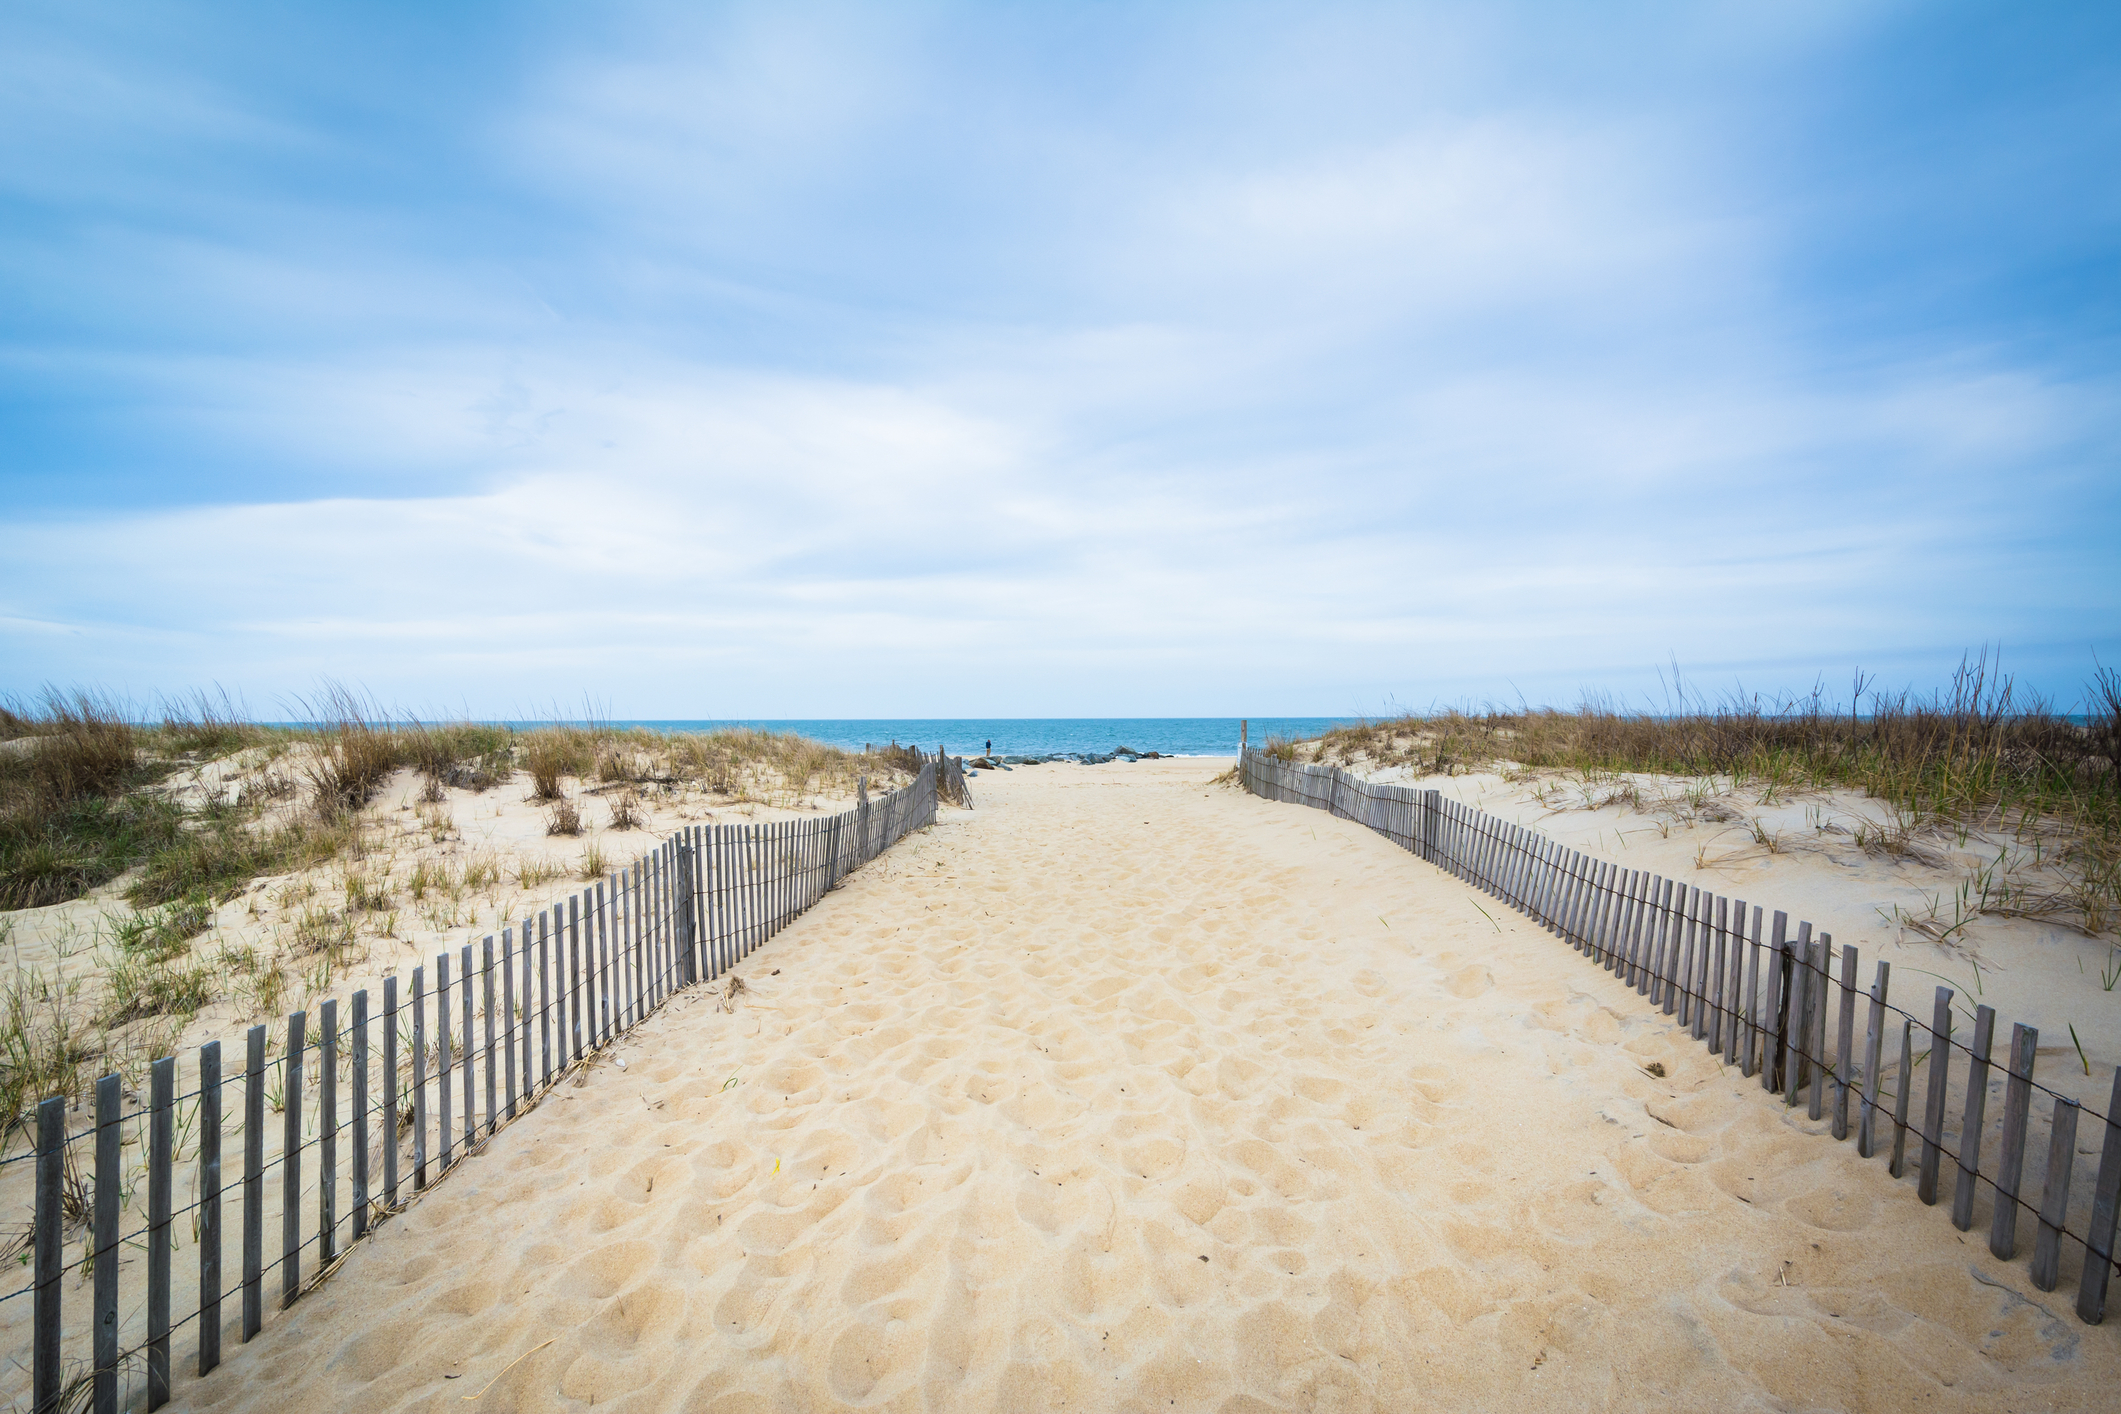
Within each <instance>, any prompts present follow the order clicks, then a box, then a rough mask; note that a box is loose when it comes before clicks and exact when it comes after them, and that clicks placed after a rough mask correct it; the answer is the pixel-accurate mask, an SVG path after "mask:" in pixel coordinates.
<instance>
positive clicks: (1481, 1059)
mask: <svg viewBox="0 0 2121 1414" xmlns="http://www.w3.org/2000/svg"><path fill="white" fill-rule="evenodd" d="M1206 774H1208V772H1207V771H1206V770H1204V769H1203V768H1202V765H1201V763H1198V762H1166V763H1145V764H1143V765H1139V766H1132V767H1129V766H1121V765H1114V766H1107V767H1094V768H1067V767H1048V768H1041V769H1039V770H1021V771H1018V772H1016V773H1015V774H1013V775H1010V776H1002V777H998V778H997V777H992V776H983V777H982V778H981V780H980V781H979V782H978V783H977V786H978V788H979V790H980V804H981V809H980V811H979V813H978V814H977V815H976V816H973V817H970V818H967V817H964V816H958V817H956V818H955V819H953V820H951V821H949V822H946V823H945V824H943V825H941V826H939V827H938V828H937V829H935V830H934V831H933V832H931V833H929V834H927V835H924V836H919V837H916V838H914V839H912V840H909V841H908V842H907V843H906V844H904V845H902V846H901V847H900V848H898V849H897V850H895V851H893V852H892V853H891V854H890V855H889V856H887V857H886V859H884V860H883V861H880V862H879V863H878V864H876V865H873V866H871V867H870V868H868V869H866V870H864V871H863V872H862V873H861V874H860V875H858V876H857V877H856V878H854V879H853V880H852V881H850V882H849V883H848V885H847V886H846V887H845V888H844V889H843V890H841V891H840V892H839V893H837V894H835V895H833V896H832V897H830V898H828V899H827V900H826V901H825V902H824V903H823V904H821V905H820V906H819V907H818V908H816V909H815V910H813V911H812V912H811V913H810V914H809V915H807V916H806V917H805V918H803V919H802V920H800V921H799V922H798V923H797V924H795V925H794V926H793V927H792V928H791V929H790V930H789V931H788V932H787V933H786V934H784V935H783V936H782V937H781V938H780V939H778V940H776V941H775V942H774V943H773V944H772V945H771V946H769V947H768V948H766V949H765V950H764V951H762V952H761V953H760V954H759V955H758V956H757V957H756V958H755V959H753V961H752V962H750V963H748V964H747V965H746V967H745V969H744V970H745V973H746V974H747V976H748V978H749V981H750V983H751V986H752V991H751V993H750V995H749V997H748V999H745V1000H741V1001H740V1002H739V1003H738V1009H737V1010H736V1012H735V1013H734V1014H733V1015H731V1014H723V1013H722V1012H720V1011H718V1010H717V1009H716V1008H715V1007H714V1005H713V1004H712V1003H711V1002H709V1001H708V1000H707V999H705V998H704V997H700V998H695V999H689V1000H687V1001H683V1002H680V1003H678V1004H676V1005H675V1006H674V1007H673V1008H671V1009H670V1010H669V1011H667V1012H666V1013H665V1014H664V1015H663V1016H662V1017H661V1018H659V1019H658V1020H657V1021H655V1022H653V1023H651V1024H650V1025H649V1026H648V1027H646V1028H644V1029H643V1031H642V1032H641V1033H638V1035H637V1036H636V1038H635V1039H633V1040H631V1041H629V1042H628V1043H627V1044H625V1045H624V1046H623V1047H622V1048H620V1050H619V1052H618V1054H619V1055H621V1056H623V1057H624V1058H625V1059H626V1062H627V1068H626V1069H625V1070H620V1069H619V1068H618V1067H617V1066H616V1065H615V1064H611V1063H606V1064H603V1065H600V1066H598V1067H597V1068H595V1069H594V1070H593V1071H590V1072H589V1073H587V1074H586V1075H585V1077H584V1082H583V1084H582V1085H581V1086H580V1087H579V1088H567V1089H563V1090H562V1091H561V1092H559V1094H558V1095H556V1096H555V1097H554V1098H553V1099H552V1100H549V1101H548V1102H546V1103H545V1104H544V1105H543V1106H542V1107H541V1108H540V1109H539V1110H538V1111H537V1112H535V1113H534V1114H532V1115H531V1116H530V1117H529V1118H527V1119H526V1120H524V1121H522V1122H519V1123H518V1124H516V1125H515V1126H513V1127H512V1128H510V1129H508V1130H506V1131H504V1132H503V1133H502V1134H501V1135H500V1136H499V1137H498V1138H497V1139H495V1140H494V1141H493V1143H492V1144H491V1146H490V1148H489V1150H488V1151H487V1152H486V1153H485V1154H484V1155H483V1156H481V1157H480V1158H478V1159H476V1160H475V1161H473V1162H472V1163H471V1164H469V1165H467V1167H466V1168H465V1169H464V1170H462V1171H460V1173H459V1174H458V1175H457V1176H456V1177H455V1178H453V1179H452V1180H451V1181H450V1183H449V1184H448V1185H446V1186H445V1187H444V1188H443V1189H441V1190H440V1191H438V1192H437V1193H436V1194H435V1195H433V1196H431V1197H430V1198H428V1199H427V1200H425V1201H423V1202H422V1203H421V1204H420V1205H418V1206H417V1207H416V1208H414V1209H413V1210H412V1211H411V1212H409V1213H408V1214H406V1215H405V1216H403V1217H402V1218H399V1219H396V1220H394V1221H392V1222H391V1223H390V1224H388V1225H387V1226H386V1228H385V1229H384V1231H383V1234H382V1235H381V1236H380V1237H379V1239H378V1240H376V1241H374V1242H372V1243H370V1244H368V1245H367V1246H366V1247H364V1248H363V1249H361V1250H360V1251H358V1252H357V1254H356V1255H355V1256H354V1257H353V1258H352V1259H351V1261H350V1262H349V1263H348V1264H347V1266H346V1268H345V1269H344V1270H342V1271H341V1272H340V1273H339V1274H338V1275H337V1276H336V1277H335V1278H334V1279H333V1280H332V1281H331V1282H330V1283H329V1284H328V1285H327V1286H326V1287H325V1288H323V1289H322V1290H320V1291H318V1292H316V1293H314V1294H312V1295H311V1296H310V1297H308V1298H307V1299H305V1300H304V1301H303V1302H302V1304H301V1306H300V1307H299V1308H298V1309H297V1310H296V1311H295V1312H292V1313H289V1314H287V1315H283V1316H279V1317H276V1318H275V1319H274V1320H273V1321H272V1322H271V1323H270V1324H269V1326H268V1328H267V1331H266V1333H265V1335H264V1336H263V1337H261V1338H260V1340H259V1341H257V1342H256V1343H254V1344H253V1345H252V1346H251V1347H249V1348H247V1349H243V1350H241V1351H239V1352H238V1353H237V1354H236V1355H235V1357H234V1358H233V1359H232V1360H231V1361H230V1363H229V1364H228V1365H227V1366H226V1367H224V1369H223V1370H222V1371H220V1372H217V1373H216V1374H215V1375H214V1376H213V1377H211V1378H210V1379H209V1380H207V1381H205V1382H203V1383H189V1382H186V1383H184V1384H182V1385H180V1390H179V1397H180V1399H185V1398H188V1399H189V1401H190V1402H191V1403H193V1404H195V1405H200V1406H209V1405H210V1406H212V1407H216V1408H226V1409H261V1410H262V1409H271V1410H282V1409H287V1408H311V1409H328V1408H353V1407H358V1408H361V1409H363V1410H378V1411H382V1410H401V1409H431V1410H442V1409H464V1408H466V1407H467V1405H466V1404H465V1402H464V1399H463V1396H466V1395H472V1394H477V1393H479V1391H480V1390H481V1388H483V1387H485V1386H486V1385H487V1383H488V1381H494V1382H493V1383H492V1385H491V1388H490V1389H487V1391H486V1393H485V1394H484V1396H483V1398H482V1399H480V1400H479V1401H478V1403H477V1405H476V1406H475V1407H476V1408H478V1409H480V1410H483V1411H488V1412H489V1414H492V1412H493V1411H507V1410H546V1409H560V1408H570V1409H571V1408H586V1407H591V1406H592V1404H593V1405H594V1407H597V1408H607V1407H608V1408H613V1409H626V1410H646V1409H709V1410H718V1411H733V1410H754V1409H757V1410H764V1409H800V1410H810V1409H826V1408H835V1407H842V1406H846V1405H863V1406H877V1407H885V1408H892V1409H958V1408H966V1409H996V1410H1034V1409H1058V1408H1079V1409H1105V1408H1126V1409H1133V1408H1140V1409H1144V1410H1146V1409H1152V1408H1153V1409H1171V1408H1179V1409H1212V1410H1227V1411H1233V1412H1234V1411H1250V1410H1264V1409H1311V1408H1330V1409H1359V1408H1372V1407H1375V1408H1389V1409H1409V1408H1452V1409H1463V1408H1499V1407H1504V1406H1510V1407H1526V1408H1556V1409H1561V1408H1568V1409H1576V1408H1637V1407H1654V1406H1663V1405H1666V1404H1668V1403H1670V1402H1672V1401H1673V1400H1675V1399H1677V1398H1679V1397H1682V1396H1683V1397H1684V1398H1685V1399H1686V1400H1687V1401H1688V1402H1690V1403H1696V1404H1700V1405H1702V1406H1704V1407H1714V1408H1723V1409H1750V1408H1762V1409H1770V1408H1771V1409H1808V1408H1880V1409H1889V1408H1902V1407H1916V1406H1919V1407H1922V1408H1925V1409H1928V1408H1937V1409H1955V1408H1967V1409H2008V1408H2025V1409H2031V1408H2043V1409H2054V1408H2106V1407H2111V1403H2110V1401H2111V1391H2112V1389H2113V1388H2114V1383H2113V1382H2114V1379H2115V1376H2116V1375H2117V1374H2121V1330H2117V1329H2115V1328H2112V1327H2109V1328H2104V1329H2088V1328H2086V1327H2083V1326H2081V1325H2079V1324H2078V1323H2077V1322H2076V1321H2075V1319H2074V1318H2073V1317H2071V1316H2069V1315H2068V1314H2066V1312H2067V1302H2066V1293H2057V1294H2055V1295H2053V1296H2043V1295H2041V1294H2040V1293H2038V1292H2036V1291H2034V1290H2032V1288H2031V1287H2030V1285H2029V1283H2028V1282H2027V1281H2026V1278H2025V1264H2024V1263H2023V1262H2022V1261H2020V1262H2017V1263H2013V1264H2001V1263H1997V1262H1994V1261H1992V1260H1991V1259H1990V1258H1989V1257H1988V1255H1987V1252H1986V1249H1985V1247H1983V1246H1981V1245H1980V1244H1979V1243H1978V1242H1977V1241H1972V1240H1967V1241H1962V1239H1961V1236H1960V1234H1958V1233H1957V1232H1955V1231H1953V1229H1952V1228H1951V1225H1950V1223H1949V1222H1948V1221H1947V1220H1946V1218H1945V1216H1944V1214H1943V1213H1942V1211H1931V1210H1927V1209H1923V1208H1922V1207H1920V1205H1919V1204H1917V1203H1916V1202H1915V1201H1914V1198H1913V1194H1912V1188H1911V1186H1903V1185H1899V1184H1895V1183H1893V1182H1892V1181H1891V1180H1889V1179H1888V1178H1887V1177H1886V1176H1885V1173H1884V1170H1883V1166H1882V1165H1879V1164H1865V1163H1861V1162H1859V1161H1857V1160H1856V1159H1855V1158H1854V1157H1853V1154H1852V1152H1851V1151H1850V1150H1849V1149H1848V1148H1847V1147H1845V1146H1835V1145H1833V1144H1830V1143H1827V1142H1824V1141H1821V1140H1817V1139H1814V1138H1812V1137H1810V1136H1809V1135H1808V1134H1806V1133H1804V1132H1803V1131H1804V1129H1805V1128H1807V1127H1808V1126H1806V1125H1805V1124H1804V1123H1803V1122H1802V1121H1801V1120H1798V1121H1792V1120H1790V1119H1789V1118H1788V1117H1786V1115H1785V1113H1784V1111H1783V1110H1781V1109H1780V1108H1779V1107H1778V1106H1776V1105H1774V1104H1773V1103H1771V1102H1768V1101H1766V1099H1765V1097H1763V1096H1762V1095H1761V1093H1760V1092H1759V1091H1758V1089H1757V1088H1756V1087H1755V1086H1754V1085H1753V1084H1752V1083H1750V1082H1741V1081H1740V1080H1738V1079H1737V1077H1736V1075H1735V1073H1730V1072H1724V1071H1721V1070H1720V1069H1719V1068H1718V1067H1717V1066H1716V1065H1715V1064H1714V1063H1713V1062H1712V1061H1710V1060H1709V1059H1708V1058H1707V1057H1706V1056H1705V1055H1704V1054H1703V1052H1702V1051H1701V1050H1700V1049H1699V1048H1697V1047H1695V1046H1694V1045H1693V1044H1692V1043H1691V1042H1688V1041H1682V1040H1681V1039H1680V1038H1679V1037H1678V1036H1677V1035H1676V1034H1675V1033H1673V1032H1672V1031H1671V1030H1670V1028H1669V1027H1668V1025H1667V1023H1666V1022H1665V1020H1664V1018H1662V1017H1661V1016H1652V1015H1649V1014H1647V1013H1646V1011H1645V1010H1644V1009H1643V1008H1642V1006H1641V1004H1640V1003H1639V1001H1638V999H1636V998H1635V997H1634V995H1633V994H1632V993H1630V992H1627V991H1625V990H1624V989H1623V988H1621V987H1620V986H1618V985H1617V984H1615V983H1613V982H1612V981H1611V980H1610V979H1608V978H1607V977H1606V976H1605V975H1604V974H1603V973H1600V972H1598V971H1596V970H1594V969H1592V968H1590V967H1588V966H1586V965H1585V964H1583V963H1582V962H1580V961H1578V960H1577V958H1576V957H1575V955H1574V954H1573V953H1571V952H1569V951H1568V950H1567V949H1566V948H1564V947H1562V946H1561V945H1560V944H1559V943H1557V942H1555V941H1554V940H1552V939H1551V938H1550V937H1548V936H1547V935H1546V934H1544V933H1541V932H1538V931H1536V930H1535V929H1533V928H1531V927H1530V926H1529V925H1527V924H1525V923H1524V922H1523V921H1522V920H1519V919H1517V918H1515V917H1514V916H1512V915H1507V914H1503V913H1499V912H1497V911H1496V908H1495V905H1494V904H1493V902H1492V901H1490V900H1486V899H1484V898H1482V897H1481V896H1479V895H1476V894H1473V893H1471V892H1469V891H1468V890H1466V889H1465V888H1464V887H1462V886H1461V885H1459V884H1457V883H1455V882H1453V881H1451V880H1450V879H1448V878H1447V877H1445V876H1444V875H1441V874H1439V873H1437V872H1436V871H1434V870H1431V869H1429V868H1427V867H1426V866H1423V865H1421V864H1419V863H1418V862H1416V861H1415V860H1413V859H1411V858H1410V857H1409V856H1407V855H1405V854H1403V853H1401V852H1400V851H1398V850H1396V849H1394V848H1392V847H1391V846H1390V845H1388V844H1387V843H1385V842H1384V841H1382V840H1380V839H1378V838H1376V837H1374V836H1371V835H1369V834H1368V833H1367V832H1365V831H1363V830H1361V829H1359V828H1357V827H1355V826H1353V825H1351V824H1347V823H1345V822H1340V821H1335V820H1332V819H1330V818H1327V817H1325V816H1324V815H1322V814H1321V813H1319V812H1316V811H1306V810H1300V809H1297V808H1295V807H1289V806H1276V805H1272V804H1268V803H1266V802H1263V801H1258V800H1253V799H1250V798H1246V797H1242V796H1239V795H1237V794H1235V793H1233V792H1230V791H1228V790H1225V789H1221V788H1214V789H1211V788H1209V787H1207V786H1206V785H1205V784H1203V783H1202V778H1203V777H1204V776H1205V775H1206ZM1482 907H1485V908H1486V910H1487V912H1488V913H1494V914H1495V920H1494V921H1493V922H1491V921H1490V920H1489V918H1488V917H1486V916H1485V915H1484V914H1483V913H1482V911H1481V908H1482ZM775 969H779V972H778V975H775ZM1653 1060H1654V1061H1659V1062H1661V1063H1662V1064H1663V1065H1664V1067H1665V1068H1666V1069H1667V1070H1668V1071H1669V1072H1670V1074H1669V1078H1667V1079H1657V1078H1654V1077H1652V1076H1650V1075H1649V1074H1647V1073H1645V1071H1644V1070H1643V1068H1642V1067H1643V1066H1644V1065H1646V1064H1647V1063H1649V1062H1651V1061H1653ZM2047 1312H2053V1313H2055V1314H2054V1315H2052V1316H2050V1315H2049V1314H2047ZM544 1341H550V1342H551V1343H550V1344H547V1345H544V1346H543V1347H542V1348H538V1347H539V1345H540V1342H544ZM525 1352H533V1353H530V1354H529V1355H528V1356H527V1358H522V1359H520V1361H519V1362H518V1363H516V1364H514V1365H512V1366H511V1365H510V1363H509V1362H511V1361H516V1360H518V1357H521V1356H524V1355H525ZM504 1367H506V1368H505V1372H504ZM497 1374H498V1375H499V1378H498V1379H497V1380H496V1379H495V1376H496V1375H497ZM453 1376H456V1377H461V1378H450V1377H453ZM2102 1388H2103V1389H2104V1390H2106V1391H2107V1393H2106V1394H2104V1395H2102V1394H2100V1393H2099V1391H2100V1390H2101V1389H2102Z"/></svg>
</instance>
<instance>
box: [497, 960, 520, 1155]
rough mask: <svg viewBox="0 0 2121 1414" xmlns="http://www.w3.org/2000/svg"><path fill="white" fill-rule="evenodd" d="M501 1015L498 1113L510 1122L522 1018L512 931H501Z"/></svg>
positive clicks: (514, 1115)
mask: <svg viewBox="0 0 2121 1414" xmlns="http://www.w3.org/2000/svg"><path fill="white" fill-rule="evenodd" d="M501 1012H502V1015H503V1016H505V1017H506V1018H507V1025H506V1026H505V1027H504V1028H503V1031H504V1034H505V1035H506V1036H507V1044H506V1045H505V1046H503V1047H502V1049H501V1094H502V1101H503V1107H502V1111H501V1112H502V1113H503V1114H504V1115H506V1116H507V1117H508V1118H510V1119H514V1118H515V1117H516V1051H517V1049H518V1048H517V1045H516V1032H517V1030H518V1028H520V1027H521V1025H522V1021H523V1014H522V1012H521V1011H519V1010H517V1008H516V933H515V929H514V928H503V929H502V930H501Z"/></svg>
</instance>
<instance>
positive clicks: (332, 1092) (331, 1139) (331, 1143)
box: [317, 997, 339, 1268]
mask: <svg viewBox="0 0 2121 1414" xmlns="http://www.w3.org/2000/svg"><path fill="white" fill-rule="evenodd" d="M318 1010H319V1012H320V1014H321V1016H322V1018H323V1026H324V1031H323V1034H322V1035H321V1036H319V1037H318V1038H317V1039H318V1040H319V1041H321V1042H322V1043H323V1044H322V1046H321V1047H320V1048H319V1054H318V1056H317V1067H318V1069H319V1070H320V1071H321V1072H322V1073H321V1074H320V1075H319V1076H318V1080H319V1081H320V1082H321V1085H320V1089H321V1091H322V1093H321V1095H320V1096H319V1099H320V1101H321V1108H320V1110H319V1114H318V1119H317V1265H318V1266H319V1267H320V1268H321V1267H322V1266H323V1265H324V1264H325V1263H327V1262H329V1261H330V1260H331V1259H332V1258H333V1256H335V1255H336V1254H337V1247H338V1234H339V1002H338V999H337V998H336V997H326V998H325V999H324V1005H323V1006H322V1007H320V1008H319V1009H318Z"/></svg>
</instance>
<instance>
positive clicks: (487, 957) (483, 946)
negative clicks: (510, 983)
mask: <svg viewBox="0 0 2121 1414" xmlns="http://www.w3.org/2000/svg"><path fill="white" fill-rule="evenodd" d="M479 949H480V953H479V1001H480V1003H481V1005H483V1006H484V1007H485V1008H486V1132H487V1133H488V1134H492V1133H493V1131H494V1129H495V1127H496V1126H497V1125H498V1124H499V1123H500V1121H501V1110H500V1104H499V1091H500V1077H499V1076H497V1075H495V1074H494V1063H493V1060H494V1056H493V1050H494V1040H495V1030H496V1026H495V1023H496V1022H497V1021H498V1020H499V1018H498V1017H496V1016H495V1015H494V1006H493V994H494V985H493V983H494V977H493V934H491V933H488V934H487V935H486V937H485V940H484V941H482V942H481V943H480V944H479ZM502 995H503V996H506V995H507V994H506V993H505V992H504V993H502Z"/></svg>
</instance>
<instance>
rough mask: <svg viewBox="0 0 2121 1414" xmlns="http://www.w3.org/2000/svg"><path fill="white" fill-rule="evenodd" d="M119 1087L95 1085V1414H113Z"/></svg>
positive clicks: (115, 1081) (108, 1080)
mask: <svg viewBox="0 0 2121 1414" xmlns="http://www.w3.org/2000/svg"><path fill="white" fill-rule="evenodd" d="M123 1084H124V1082H123V1081H122V1080H120V1079H119V1078H118V1077H117V1076H115V1075H106V1076H104V1077H103V1078H102V1079H101V1080H98V1081H97V1082H96V1192H95V1198H94V1203H95V1209H94V1211H95V1225H94V1228H93V1230H92V1234H91V1239H90V1240H91V1241H92V1242H93V1243H94V1247H93V1249H92V1250H93V1252H94V1254H95V1271H96V1287H95V1298H94V1299H95V1305H94V1307H93V1308H92V1309H93V1311H94V1313H95V1320H96V1326H95V1333H94V1336H93V1339H92V1341H91V1346H90V1348H91V1350H92V1351H93V1354H94V1358H95V1384H96V1387H95V1405H94V1408H95V1411H96V1414H118V1186H119V1183H120V1175H119V1166H120V1164H121V1162H122V1158H123V1155H122V1151H121V1149H120V1146H121V1145H122V1144H123V1143H124V1138H125V1136H124V1132H123V1131H122V1130H121V1129H120V1128H119V1127H118V1109H119V1104H120V1101H121V1099H122V1094H121V1091H120V1087H121V1086H122V1085H123Z"/></svg>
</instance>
